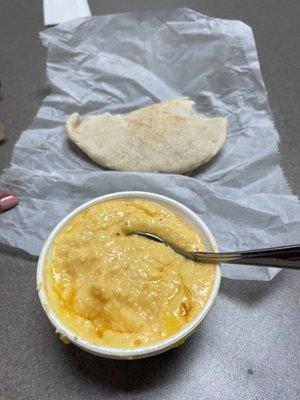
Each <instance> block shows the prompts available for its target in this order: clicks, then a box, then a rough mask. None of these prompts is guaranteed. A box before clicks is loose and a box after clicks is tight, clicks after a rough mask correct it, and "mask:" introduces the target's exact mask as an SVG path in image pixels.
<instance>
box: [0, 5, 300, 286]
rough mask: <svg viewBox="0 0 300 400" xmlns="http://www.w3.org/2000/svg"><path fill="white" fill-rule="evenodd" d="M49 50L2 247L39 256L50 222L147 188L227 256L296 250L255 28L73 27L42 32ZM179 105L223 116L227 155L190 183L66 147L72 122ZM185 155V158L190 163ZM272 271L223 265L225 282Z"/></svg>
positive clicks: (297, 222) (298, 221)
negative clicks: (202, 229)
mask: <svg viewBox="0 0 300 400" xmlns="http://www.w3.org/2000/svg"><path fill="white" fill-rule="evenodd" d="M41 39H42V41H43V44H44V45H45V46H47V47H48V62H47V72H48V78H49V82H50V84H51V87H52V94H51V95H49V96H47V97H46V98H45V99H44V101H43V103H42V106H41V108H40V110H39V112H38V114H37V116H36V118H35V120H34V121H33V123H32V125H31V127H30V129H29V130H27V131H25V132H24V133H23V134H22V136H21V138H20V140H19V141H18V142H17V144H16V147H15V150H14V153H13V157H12V165H11V167H10V168H9V169H7V170H5V171H4V173H3V175H2V176H1V182H2V183H1V189H2V190H5V189H7V190H11V191H12V192H14V193H16V194H17V195H18V196H20V204H19V206H18V207H16V208H14V209H12V210H10V211H8V212H5V213H2V214H1V215H0V224H1V229H0V240H1V241H2V242H3V243H6V244H9V245H12V246H17V247H20V248H22V249H24V250H26V251H27V252H29V253H32V254H39V251H40V249H41V246H42V244H43V241H44V240H45V239H46V237H47V235H48V234H49V233H50V231H51V229H52V228H53V227H54V226H55V224H56V223H57V222H58V221H59V220H60V219H61V218H62V217H64V216H65V215H66V214H67V213H68V212H70V211H71V210H72V209H74V208H75V207H77V206H78V205H80V204H82V203H83V202H85V201H87V200H89V199H92V198H94V197H96V196H100V195H103V194H106V193H111V192H115V191H124V190H144V191H152V192H156V193H160V194H163V195H167V196H169V197H172V198H174V199H177V200H179V201H180V202H182V203H184V204H185V205H186V206H188V207H190V208H191V209H192V210H194V211H195V212H196V213H197V214H199V215H200V216H201V218H202V219H203V220H204V221H205V222H206V223H207V225H208V226H209V228H210V229H211V231H212V232H213V234H214V236H215V237H216V239H217V242H218V244H219V247H220V250H224V251H226V250H238V249H240V250H242V249H252V248H261V247H268V246H273V245H274V246H275V245H282V244H293V243H296V242H297V241H299V237H300V206H299V202H298V200H297V198H296V197H295V196H293V195H292V194H291V192H290V190H289V188H288V185H287V183H286V182H285V180H284V177H283V173H282V170H281V168H280V167H279V164H278V158H279V157H278V151H277V141H278V134H277V132H276V129H275V127H274V124H273V121H272V116H271V113H270V110H269V108H268V103H267V94H266V90H265V86H264V83H263V81H262V77H261V73H260V69H259V63H258V59H257V53H256V49H255V43H254V38H253V35H252V31H251V29H250V28H249V27H248V26H247V25H245V24H243V23H242V22H239V21H226V20H220V19H212V18H208V17H206V16H204V15H201V14H199V13H197V12H195V11H191V10H188V9H175V10H158V11H151V12H137V13H126V14H116V15H106V16H99V17H92V18H87V19H77V20H73V21H71V22H68V23H65V24H62V25H59V26H57V27H55V28H52V29H48V30H46V31H44V32H43V33H41ZM176 96H190V97H191V98H192V99H193V100H195V102H196V104H197V110H198V111H199V112H202V113H205V114H206V115H211V116H224V117H227V118H228V123H229V128H228V131H229V135H228V140H227V142H226V144H225V147H224V148H223V150H222V151H221V153H220V154H219V155H218V156H217V157H215V158H214V159H213V160H212V161H211V162H210V163H208V164H207V165H205V166H203V167H200V168H198V170H196V171H194V172H192V173H191V174H190V175H189V176H181V175H164V174H145V173H134V172H115V171H108V170H103V169H101V168H100V167H99V166H97V165H96V164H95V163H93V162H92V161H91V160H89V159H88V158H87V157H86V156H85V155H84V154H83V153H82V152H81V151H80V150H79V149H78V148H76V146H75V145H73V144H72V143H70V141H69V140H68V139H67V136H66V133H65V128H64V123H65V120H66V118H67V116H68V115H69V114H71V113H73V112H76V111H77V112H79V113H80V114H82V115H83V116H86V115H90V114H96V113H102V112H104V111H110V112H118V113H123V112H128V111H131V110H133V109H135V108H137V107H143V106H146V105H147V104H151V103H153V102H158V101H162V100H166V99H170V98H174V97H176ZM186 156H187V157H188V156H189V155H188V154H187V155H186ZM277 271H278V270H277V269H272V268H259V267H237V266H230V265H224V266H223V275H224V276H227V277H230V278H237V279H257V280H269V279H271V278H272V277H273V276H275V275H276V273H277Z"/></svg>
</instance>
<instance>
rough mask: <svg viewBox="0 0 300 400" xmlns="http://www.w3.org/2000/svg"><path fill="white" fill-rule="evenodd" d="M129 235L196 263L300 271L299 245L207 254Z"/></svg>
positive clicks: (156, 237) (145, 234)
mask: <svg viewBox="0 0 300 400" xmlns="http://www.w3.org/2000/svg"><path fill="white" fill-rule="evenodd" d="M131 235H139V236H145V237H147V238H148V239H152V240H155V241H157V242H160V243H163V244H165V245H166V246H169V247H171V249H173V250H174V251H176V253H179V254H181V255H182V256H184V257H186V258H189V259H191V260H194V261H197V262H212V263H230V264H240V265H257V266H261V267H277V268H289V269H300V245H299V244H295V245H292V246H281V247H271V248H268V249H259V250H246V251H239V252H228V253H207V252H204V251H192V252H190V251H185V250H182V249H179V248H178V247H176V246H174V245H172V244H171V243H169V242H168V241H167V240H165V239H163V238H161V237H159V236H157V235H154V234H153V233H149V232H142V231H136V232H132V233H131Z"/></svg>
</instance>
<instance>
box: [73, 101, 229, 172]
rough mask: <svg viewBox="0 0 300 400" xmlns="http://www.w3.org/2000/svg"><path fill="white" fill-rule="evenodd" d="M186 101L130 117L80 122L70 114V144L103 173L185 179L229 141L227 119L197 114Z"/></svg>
mask: <svg viewBox="0 0 300 400" xmlns="http://www.w3.org/2000/svg"><path fill="white" fill-rule="evenodd" d="M193 105H194V102H193V101H191V100H190V99H189V98H187V97H182V98H178V99H174V100H170V101H165V102H163V103H157V104H154V105H151V106H148V107H144V108H141V109H139V110H136V111H132V112H130V113H128V114H123V115H121V114H116V115H112V114H110V113H105V114H102V115H95V116H91V117H88V118H86V119H84V120H82V121H81V119H80V116H79V114H77V113H75V114H72V115H71V116H70V117H69V118H68V120H67V124H66V128H67V132H68V136H69V138H70V139H71V140H72V142H74V143H76V144H77V145H78V146H79V147H80V148H81V150H82V151H84V152H85V153H86V154H87V155H88V156H89V157H90V158H91V159H92V160H94V161H95V162H96V163H98V164H100V165H101V166H103V167H108V168H110V169H113V170H122V171H147V172H168V173H185V172H188V171H191V170H193V169H195V168H197V167H198V166H199V165H201V164H204V163H206V162H207V161H209V160H210V159H211V158H212V157H214V156H215V155H216V153H217V152H218V151H219V150H220V148H221V147H222V145H223V144H224V142H225V139H226V130H227V122H226V118H208V117H204V116H202V115H200V114H198V113H196V112H195V111H194V110H193V108H192V106H193Z"/></svg>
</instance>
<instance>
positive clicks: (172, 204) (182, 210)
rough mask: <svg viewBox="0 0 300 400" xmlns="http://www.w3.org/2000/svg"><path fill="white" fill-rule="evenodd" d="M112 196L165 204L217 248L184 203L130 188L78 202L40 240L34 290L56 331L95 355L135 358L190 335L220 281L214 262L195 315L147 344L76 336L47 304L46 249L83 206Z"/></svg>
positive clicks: (210, 248)
mask: <svg viewBox="0 0 300 400" xmlns="http://www.w3.org/2000/svg"><path fill="white" fill-rule="evenodd" d="M113 199H145V200H151V201H155V202H156V203H159V204H161V205H162V206H165V207H166V208H168V209H170V210H171V211H173V212H174V213H175V214H177V215H179V216H180V217H181V218H183V219H184V220H185V221H186V222H187V224H188V225H189V226H191V227H192V228H194V229H195V230H196V231H198V232H199V234H200V235H201V239H202V243H203V244H204V246H205V249H206V250H207V251H213V252H217V251H218V248H217V244H216V241H215V239H214V237H213V235H212V234H211V232H210V230H209V229H208V228H207V226H206V225H205V223H204V222H203V221H202V220H201V219H200V218H199V217H198V216H197V215H196V214H195V213H194V212H193V211H191V210H190V209H189V208H187V207H185V206H184V205H183V204H181V203H179V202H177V201H175V200H172V199H170V198H168V197H165V196H161V195H158V194H155V193H149V192H134V191H132V192H118V193H113V194H108V195H105V196H100V197H97V198H96V199H93V200H90V201H88V202H86V203H84V204H83V205H81V206H80V207H78V208H76V209H75V210H74V211H72V212H71V213H70V214H68V215H67V216H66V217H65V218H64V219H63V220H62V221H60V222H59V223H58V224H57V225H56V227H55V228H54V229H53V231H52V232H51V233H50V235H49V237H48V239H47V240H46V242H45V243H44V246H43V248H42V250H41V254H40V257H39V261H38V266H37V288H38V294H39V298H40V301H41V304H42V306H43V308H44V311H45V313H46V314H47V316H48V318H49V319H50V321H51V323H52V324H53V325H54V327H55V328H56V332H58V333H60V334H61V335H63V336H64V337H66V338H67V339H69V340H70V341H71V342H72V343H74V344H75V345H76V346H78V347H80V348H82V349H84V350H86V351H88V352H90V353H93V354H95V355H98V356H102V357H107V358H114V359H124V360H133V359H138V358H145V357H150V356H154V355H156V354H159V353H162V352H164V351H167V350H169V349H171V348H173V347H177V346H179V345H180V344H182V343H183V342H184V341H185V340H186V338H187V337H188V336H189V335H191V334H192V333H193V332H194V331H195V329H196V328H197V327H198V326H199V324H200V323H201V322H202V321H203V319H204V317H205V316H206V315H207V313H208V312H209V310H210V309H211V307H212V305H213V303H214V301H215V299H216V296H217V294H218V291H219V286H220V281H221V269H220V266H219V265H216V270H215V279H214V283H213V287H212V290H211V293H210V296H209V298H208V300H207V302H206V304H205V306H204V308H203V309H202V310H201V311H200V312H199V313H198V314H197V315H196V316H195V318H194V319H193V320H192V321H191V322H190V323H189V324H187V325H186V326H184V327H183V328H182V329H181V330H180V331H179V332H177V333H176V334H174V335H172V336H170V337H168V338H166V339H164V340H161V341H159V342H157V343H154V344H150V345H147V346H139V347H136V348H119V347H109V346H102V345H98V344H93V343H90V342H89V341H88V340H86V339H83V338H80V337H78V336H77V335H76V333H75V332H73V331H72V330H71V329H70V328H68V327H67V326H66V325H65V324H64V323H63V322H62V321H61V320H60V318H59V316H58V315H57V314H56V313H55V312H54V310H53V309H52V307H51V304H50V303H49V301H48V296H47V288H46V285H45V284H44V276H45V267H46V264H47V260H48V257H49V255H50V254H51V253H50V252H51V248H52V243H53V241H54V240H55V238H56V236H57V235H58V234H59V232H60V231H61V230H62V229H63V228H64V227H65V226H66V225H67V224H68V222H69V221H70V220H71V219H72V218H74V217H75V216H76V215H77V214H79V213H80V212H82V211H83V210H85V209H87V208H89V207H91V206H93V205H95V204H99V203H103V202H104V201H107V200H113ZM199 268H201V265H199Z"/></svg>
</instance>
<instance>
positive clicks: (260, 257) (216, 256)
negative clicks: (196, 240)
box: [190, 244, 300, 269]
mask: <svg viewBox="0 0 300 400" xmlns="http://www.w3.org/2000/svg"><path fill="white" fill-rule="evenodd" d="M190 254H191V255H192V257H193V259H194V260H195V261H200V262H201V261H202V262H203V261H208V262H223V263H230V264H240V265H257V266H262V267H277V268H288V269H300V245H298V244H297V245H292V246H282V247H273V248H269V249H259V250H248V251H240V252H229V253H201V252H200V253H198V252H192V253H190Z"/></svg>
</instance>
